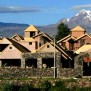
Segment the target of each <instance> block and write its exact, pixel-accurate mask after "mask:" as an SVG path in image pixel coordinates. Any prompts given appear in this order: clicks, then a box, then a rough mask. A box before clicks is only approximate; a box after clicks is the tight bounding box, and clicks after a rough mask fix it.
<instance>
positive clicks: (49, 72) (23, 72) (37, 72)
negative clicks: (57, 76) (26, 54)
mask: <svg viewBox="0 0 91 91" xmlns="http://www.w3.org/2000/svg"><path fill="white" fill-rule="evenodd" d="M31 77H38V78H39V77H53V68H48V69H35V68H1V69H0V79H5V78H6V79H18V78H31Z"/></svg>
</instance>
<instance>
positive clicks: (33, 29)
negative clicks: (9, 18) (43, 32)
mask: <svg viewBox="0 0 91 91" xmlns="http://www.w3.org/2000/svg"><path fill="white" fill-rule="evenodd" d="M30 31H39V30H38V29H37V28H36V27H34V26H33V25H30V26H29V27H28V28H27V29H26V30H25V32H30Z"/></svg>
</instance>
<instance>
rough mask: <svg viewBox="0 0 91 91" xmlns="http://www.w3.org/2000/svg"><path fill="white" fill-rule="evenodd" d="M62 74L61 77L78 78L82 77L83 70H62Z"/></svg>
mask: <svg viewBox="0 0 91 91" xmlns="http://www.w3.org/2000/svg"><path fill="white" fill-rule="evenodd" d="M60 71H61V73H60V76H61V77H78V76H82V71H81V68H80V67H79V68H77V69H74V68H62V69H61V70H60Z"/></svg>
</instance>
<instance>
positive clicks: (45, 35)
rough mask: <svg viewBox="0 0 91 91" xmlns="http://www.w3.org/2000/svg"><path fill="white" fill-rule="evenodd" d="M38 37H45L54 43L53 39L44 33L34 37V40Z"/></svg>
mask: <svg viewBox="0 0 91 91" xmlns="http://www.w3.org/2000/svg"><path fill="white" fill-rule="evenodd" d="M38 36H44V37H46V38H48V39H49V40H51V41H53V38H51V37H50V36H49V35H48V34H46V33H43V32H40V33H39V34H37V35H35V36H33V38H36V37H38Z"/></svg>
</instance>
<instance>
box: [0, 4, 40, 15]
mask: <svg viewBox="0 0 91 91" xmlns="http://www.w3.org/2000/svg"><path fill="white" fill-rule="evenodd" d="M24 12H40V10H39V9H36V8H31V7H16V6H6V7H3V6H0V13H24Z"/></svg>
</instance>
